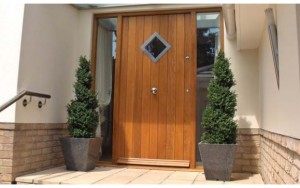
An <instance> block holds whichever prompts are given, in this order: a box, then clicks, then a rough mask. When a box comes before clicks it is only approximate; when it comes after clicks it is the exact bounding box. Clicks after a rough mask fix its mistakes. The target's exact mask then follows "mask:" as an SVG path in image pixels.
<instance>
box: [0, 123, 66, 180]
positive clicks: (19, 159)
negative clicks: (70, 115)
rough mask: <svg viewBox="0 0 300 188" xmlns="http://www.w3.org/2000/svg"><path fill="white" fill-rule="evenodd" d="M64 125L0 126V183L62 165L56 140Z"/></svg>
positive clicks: (63, 129) (62, 161) (62, 133)
mask: <svg viewBox="0 0 300 188" xmlns="http://www.w3.org/2000/svg"><path fill="white" fill-rule="evenodd" d="M67 135H68V131H67V125H66V124H14V123H2V124H0V183H11V182H13V181H14V179H15V177H17V176H20V175H23V174H28V173H32V172H37V171H41V170H45V169H49V168H52V167H55V166H59V165H62V164H63V163H64V160H63V156H62V152H61V148H60V143H59V138H60V137H65V136H67Z"/></svg>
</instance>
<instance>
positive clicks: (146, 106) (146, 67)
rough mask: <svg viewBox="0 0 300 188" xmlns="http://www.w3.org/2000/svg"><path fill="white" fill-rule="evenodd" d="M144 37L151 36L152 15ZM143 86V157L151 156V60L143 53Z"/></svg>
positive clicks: (147, 19)
mask: <svg viewBox="0 0 300 188" xmlns="http://www.w3.org/2000/svg"><path fill="white" fill-rule="evenodd" d="M143 31H144V39H143V41H145V40H147V39H148V38H149V37H150V36H151V31H152V16H145V26H144V28H143ZM142 64H143V86H142V124H141V158H149V148H150V143H149V142H150V135H149V131H150V125H149V123H150V122H149V115H150V100H149V99H150V95H151V94H150V71H151V69H150V65H151V60H150V59H149V58H148V57H147V56H146V55H145V54H144V53H143V62H142Z"/></svg>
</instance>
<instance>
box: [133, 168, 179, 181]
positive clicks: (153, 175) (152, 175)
mask: <svg viewBox="0 0 300 188" xmlns="http://www.w3.org/2000/svg"><path fill="white" fill-rule="evenodd" d="M173 173H174V171H166V170H150V171H149V172H146V173H144V174H142V175H141V176H139V177H137V178H136V179H134V180H133V181H131V182H130V184H160V183H162V182H163V181H164V180H165V179H167V178H168V177H169V176H170V175H171V174H173Z"/></svg>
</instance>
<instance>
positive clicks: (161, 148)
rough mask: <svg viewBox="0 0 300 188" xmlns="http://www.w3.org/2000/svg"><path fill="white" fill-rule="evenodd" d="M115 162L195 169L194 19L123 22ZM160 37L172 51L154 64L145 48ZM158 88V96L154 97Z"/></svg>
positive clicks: (159, 17) (170, 16)
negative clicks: (155, 37)
mask: <svg viewBox="0 0 300 188" xmlns="http://www.w3.org/2000/svg"><path fill="white" fill-rule="evenodd" d="M119 20H121V22H120V23H119V28H118V29H119V31H120V30H121V32H118V33H117V37H118V40H119V42H118V49H119V50H118V52H119V54H118V57H119V58H120V59H119V60H117V63H116V70H115V71H116V77H115V102H114V133H113V138H114V143H113V161H114V162H117V163H126V164H143V165H162V166H181V167H191V168H194V167H195V79H196V57H195V50H196V37H195V31H196V29H195V23H196V22H195V16H194V14H191V13H182V14H165V15H147V16H126V17H125V16H124V17H121V18H120V17H119ZM155 32H156V33H158V34H159V35H160V37H162V38H163V39H164V40H165V41H167V42H168V43H169V45H170V49H169V50H168V51H167V52H166V53H165V54H164V55H162V57H161V58H160V59H159V60H158V61H157V62H153V60H151V59H150V58H149V57H148V56H147V55H146V54H145V53H144V52H143V51H142V50H141V46H142V45H143V44H144V43H145V41H147V40H148V39H149V37H150V36H151V35H152V34H153V33H155ZM152 88H157V93H156V94H154V93H152V92H151V89H152Z"/></svg>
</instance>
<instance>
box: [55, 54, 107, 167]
mask: <svg viewBox="0 0 300 188" xmlns="http://www.w3.org/2000/svg"><path fill="white" fill-rule="evenodd" d="M91 82H92V75H91V64H90V61H88V60H87V59H86V58H85V57H82V56H81V57H80V59H79V67H78V69H77V70H76V81H75V84H74V89H75V99H72V100H71V102H70V103H69V104H68V105H67V112H68V131H69V134H70V137H66V138H61V139H60V143H61V147H62V152H63V156H64V160H65V164H66V168H67V170H75V171H89V170H92V169H94V168H95V162H96V161H97V160H99V151H100V147H101V141H102V140H101V138H95V133H96V128H97V126H98V122H99V114H98V112H97V111H96V108H97V107H98V100H97V95H96V94H95V93H94V92H93V91H91Z"/></svg>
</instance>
